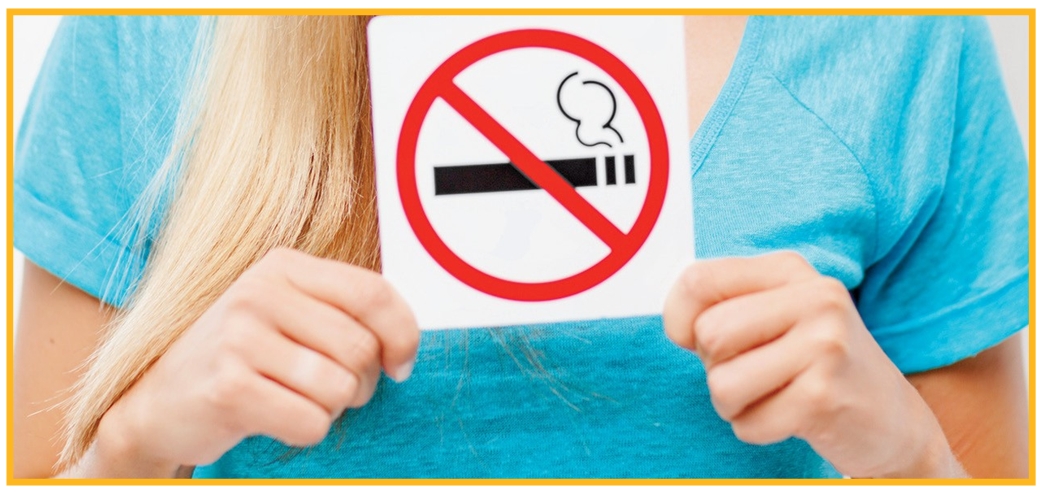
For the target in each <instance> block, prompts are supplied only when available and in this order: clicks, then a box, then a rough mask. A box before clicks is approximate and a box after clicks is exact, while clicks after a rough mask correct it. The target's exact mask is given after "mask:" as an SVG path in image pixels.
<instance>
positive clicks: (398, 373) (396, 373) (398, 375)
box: [390, 360, 414, 383]
mask: <svg viewBox="0 0 1045 493" xmlns="http://www.w3.org/2000/svg"><path fill="white" fill-rule="evenodd" d="M413 372H414V360H409V361H407V362H406V363H403V364H401V365H399V367H397V368H396V369H395V370H393V371H392V375H390V376H391V377H392V380H395V381H396V382H398V383H403V382H404V381H405V380H406V379H407V378H410V374H411V373H413Z"/></svg>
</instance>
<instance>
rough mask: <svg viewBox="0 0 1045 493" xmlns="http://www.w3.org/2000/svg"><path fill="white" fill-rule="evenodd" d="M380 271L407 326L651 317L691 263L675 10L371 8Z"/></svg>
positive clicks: (679, 40) (681, 76) (679, 23)
mask: <svg viewBox="0 0 1045 493" xmlns="http://www.w3.org/2000/svg"><path fill="white" fill-rule="evenodd" d="M369 49H370V53H369V58H370V77H371V91H372V99H373V116H374V143H375V158H376V162H377V189H378V211H379V214H378V215H379V218H380V235H381V252H382V269H383V272H384V274H385V276H386V277H387V278H388V279H389V280H390V281H391V282H392V283H393V284H394V285H395V286H396V288H397V289H398V290H399V291H400V292H401V293H402V294H403V295H404V297H405V298H406V299H407V301H408V302H409V303H410V305H411V306H412V307H413V309H414V311H415V313H416V314H417V317H418V320H419V322H420V324H421V326H422V328H425V329H441V328H465V327H478V326H504V325H516V324H525V323H538V322H555V321H567V320H583V319H593V318H610V317H622V316H633V315H647V314H656V313H659V311H660V309H661V307H662V306H663V301H664V296H665V295H666V293H667V290H668V288H669V287H670V284H671V283H672V282H673V281H674V279H675V277H676V276H677V275H678V273H679V272H680V270H681V268H682V266H684V265H685V263H686V262H688V261H689V260H691V259H692V258H693V233H692V232H693V229H692V228H693V226H692V205H691V197H690V165H689V159H688V152H687V150H688V148H687V134H686V97H685V87H684V80H685V78H684V68H685V66H684V63H685V60H684V57H683V38H682V21H681V19H680V18H677V17H636V18H629V17H601V18H600V17H547V18H545V17H379V18H377V19H375V20H374V21H372V22H371V24H370V27H369Z"/></svg>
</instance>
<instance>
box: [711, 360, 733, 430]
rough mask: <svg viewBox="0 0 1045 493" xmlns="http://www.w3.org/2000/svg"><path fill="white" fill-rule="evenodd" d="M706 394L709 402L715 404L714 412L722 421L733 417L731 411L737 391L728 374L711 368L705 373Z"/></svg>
mask: <svg viewBox="0 0 1045 493" xmlns="http://www.w3.org/2000/svg"><path fill="white" fill-rule="evenodd" d="M707 383H708V393H709V394H711V401H712V403H714V404H715V410H716V411H717V412H718V413H719V415H720V416H721V417H722V419H726V420H728V419H730V418H732V417H733V413H732V411H731V410H732V409H733V407H734V403H735V401H736V399H737V389H736V386H735V385H734V383H733V381H732V379H731V378H730V376H729V374H728V373H726V372H724V371H722V370H719V369H717V368H712V369H711V370H709V371H708V373H707Z"/></svg>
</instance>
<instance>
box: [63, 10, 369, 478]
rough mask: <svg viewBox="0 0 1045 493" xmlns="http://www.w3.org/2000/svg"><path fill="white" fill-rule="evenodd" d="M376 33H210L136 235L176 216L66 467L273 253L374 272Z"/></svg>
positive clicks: (70, 436)
mask: <svg viewBox="0 0 1045 493" xmlns="http://www.w3.org/2000/svg"><path fill="white" fill-rule="evenodd" d="M368 20H369V19H368V18H366V17H326V16H324V17H275V16H264V17H248V16H230V17H221V18H216V19H204V21H202V22H201V24H200V37H199V40H198V42H197V61H196V62H195V67H196V68H195V69H193V70H192V71H191V72H190V79H189V82H188V85H187V88H186V92H185V97H184V98H183V101H182V107H181V112H180V113H179V117H178V123H177V125H176V129H175V133H174V140H173V145H172V149H171V151H170V153H169V155H168V157H167V159H166V160H165V162H164V163H163V164H162V165H161V167H160V169H159V172H158V173H157V175H156V177H155V179H154V180H153V182H152V184H151V185H150V186H149V187H148V188H147V190H146V191H145V193H144V194H143V196H142V199H141V200H140V202H139V204H138V206H137V209H136V211H137V214H136V215H135V216H134V217H135V220H134V221H133V223H134V224H137V225H138V228H139V230H143V229H147V228H148V225H149V224H151V223H152V222H153V221H154V220H156V219H157V218H156V217H155V216H154V215H155V214H158V212H157V211H162V210H166V211H167V212H166V216H165V217H162V218H160V220H161V221H160V224H161V226H160V228H159V233H158V234H157V236H156V238H155V242H154V245H155V246H154V247H153V249H152V251H151V252H150V254H149V260H148V263H147V264H146V267H145V271H144V274H143V276H142V278H141V280H140V282H139V283H138V284H137V288H136V290H135V292H134V293H133V294H132V296H131V297H130V299H129V301H128V302H127V303H126V304H125V306H124V309H123V310H121V312H120V313H119V315H118V316H117V318H116V319H115V320H114V321H113V323H112V324H111V326H110V327H109V328H108V330H107V332H106V335H105V337H104V339H103V341H102V343H101V345H100V346H99V348H98V349H97V350H96V351H95V353H94V354H93V355H92V357H91V358H90V359H89V360H88V362H87V365H88V366H87V369H86V372H85V374H84V376H83V377H82V378H81V379H80V381H79V382H78V384H77V386H76V388H75V389H74V392H73V395H72V397H71V398H70V399H69V400H68V401H67V403H66V406H65V423H64V429H63V431H64V438H65V445H64V448H63V450H62V453H61V456H60V459H59V467H64V466H67V465H69V464H72V463H74V462H75V461H77V460H79V458H80V457H81V456H82V455H83V453H84V452H85V451H86V449H87V448H88V447H89V445H90V444H91V442H92V441H93V440H94V436H95V434H96V431H97V428H98V423H99V421H100V420H101V418H102V416H103V415H104V414H105V413H106V412H107V411H108V410H109V408H110V407H111V406H112V405H113V403H114V402H116V401H117V400H118V399H119V398H120V397H121V396H122V395H123V394H124V392H126V391H127V389H128V388H130V386H131V385H132V384H133V383H134V382H135V381H136V380H137V379H138V378H139V377H140V376H141V375H142V374H143V373H144V372H145V371H146V370H147V369H148V368H149V367H150V366H151V365H152V364H153V363H154V362H155V361H156V360H157V359H158V358H159V357H160V356H161V355H162V354H163V353H164V352H165V351H166V350H167V349H168V348H169V347H170V345H171V344H172V343H173V342H174V341H175V340H176V339H177V338H178V337H179V336H180V335H181V334H182V333H183V332H184V331H185V330H186V329H187V328H188V327H189V326H190V325H191V324H192V323H193V322H194V321H195V320H196V319H197V318H199V316H200V315H201V314H202V313H203V312H204V311H205V310H206V309H207V308H208V307H209V306H210V305H211V304H212V303H213V302H214V301H215V299H216V298H217V297H218V296H219V295H220V294H221V293H222V292H224V291H225V290H226V289H227V288H228V287H229V285H230V284H231V283H232V282H233V281H234V280H235V279H236V278H237V277H239V275H240V274H241V273H242V272H243V271H244V270H246V269H247V268H248V267H250V266H251V265H252V264H253V263H255V262H256V261H257V260H258V259H259V258H260V257H261V256H263V255H264V254H265V253H266V252H267V251H268V250H270V249H272V248H274V247H277V246H288V247H293V248H297V249H299V250H302V251H304V252H307V253H310V254H313V255H318V256H323V257H328V258H334V259H338V260H341V261H345V262H351V263H354V264H356V265H360V266H364V267H367V268H371V269H374V270H377V269H378V263H379V255H380V254H379V251H378V244H377V221H376V205H375V201H374V178H373V175H374V172H373V149H372V147H373V146H372V138H371V133H370V132H371V128H370V93H369V85H368V75H367V63H366V23H367V21H368ZM168 197H170V202H169V203H170V206H169V208H168V207H161V204H164V203H166V202H165V201H166V200H167V198H168ZM134 236H135V237H137V238H139V239H140V238H144V236H145V234H143V233H141V231H139V232H138V234H135V235H134ZM139 241H140V240H139ZM139 248H140V245H139Z"/></svg>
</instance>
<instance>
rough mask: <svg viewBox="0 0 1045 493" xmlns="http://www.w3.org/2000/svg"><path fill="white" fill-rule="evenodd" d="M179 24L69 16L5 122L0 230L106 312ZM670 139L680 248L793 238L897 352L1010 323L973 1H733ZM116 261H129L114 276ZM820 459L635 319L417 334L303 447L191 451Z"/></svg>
mask: <svg viewBox="0 0 1045 493" xmlns="http://www.w3.org/2000/svg"><path fill="white" fill-rule="evenodd" d="M196 25H197V20H196V19H195V18H191V17H169V18H163V17H123V18H109V17H82V18H69V19H66V20H65V21H64V22H63V23H62V26H61V28H60V29H59V32H58V35H57V36H56V38H55V41H54V44H53V46H52V47H51V50H50V52H49V54H48V57H47V60H46V62H45V64H44V67H43V70H42V72H41V75H40V78H39V80H38V82H37V85H36V88H35V90H34V92H33V95H32V98H31V101H30V104H29V107H28V110H27V112H26V114H25V117H24V120H23V124H22V128H21V129H20V131H19V138H18V141H17V145H18V150H17V153H16V170H15V206H14V207H15V245H16V247H17V248H18V249H19V250H21V251H23V252H24V253H25V254H26V255H27V257H28V258H29V259H31V260H32V261H34V262H36V263H37V264H39V265H40V266H42V267H44V268H46V269H47V270H49V271H51V272H53V273H55V274H56V275H58V276H59V277H62V278H64V279H66V280H68V281H69V282H70V283H72V284H73V285H75V286H78V287H80V288H82V289H84V290H85V291H87V292H88V293H91V294H93V295H95V296H98V297H100V298H102V299H104V300H105V301H107V302H109V303H112V304H114V305H117V306H119V305H121V304H122V303H123V302H124V300H125V299H126V297H127V295H128V294H129V293H130V292H131V291H132V290H133V287H134V282H135V280H136V279H137V277H138V276H139V275H140V265H141V262H142V261H143V259H142V258H135V257H133V256H132V255H131V254H130V252H129V251H128V250H127V247H126V244H127V240H126V239H125V238H123V236H121V235H120V234H119V231H120V230H121V229H122V228H123V227H125V222H126V218H125V216H126V212H127V211H128V208H129V207H130V205H131V203H132V202H133V201H134V199H135V198H136V197H137V196H138V194H139V193H140V192H141V190H142V187H143V186H144V184H145V183H146V181H147V180H148V178H149V177H150V176H151V175H152V173H153V172H154V170H155V169H156V167H157V166H158V164H159V162H160V160H161V159H162V158H163V156H164V154H165V152H166V151H167V149H168V147H169V145H170V134H171V130H172V126H173V122H174V116H175V113H176V110H177V107H178V104H179V100H180V96H181V91H182V89H183V87H184V77H185V70H186V66H187V61H188V59H189V54H190V51H191V49H192V43H193V39H194V32H195V29H196ZM651 56H656V54H655V53H651ZM690 146H691V147H690V149H691V157H692V169H693V175H692V183H693V211H694V224H695V232H696V235H695V239H694V241H695V243H696V251H697V255H698V257H702V258H703V257H716V256H725V255H752V254H758V253H763V252H768V251H772V250H778V249H791V250H797V251H799V252H800V253H802V254H803V255H805V256H806V258H807V259H808V260H809V261H810V262H811V263H812V264H813V265H814V266H816V267H817V268H818V269H819V270H820V271H821V272H822V273H824V274H827V275H831V276H834V277H837V278H838V279H840V280H841V281H843V282H844V283H845V284H846V285H847V286H848V287H850V288H851V289H853V292H854V297H855V299H856V303H857V306H858V308H859V309H860V312H861V314H862V315H863V318H864V321H865V322H866V325H867V327H868V329H869V330H870V331H871V333H872V334H873V335H874V337H875V338H876V339H877V341H878V342H879V343H880V344H881V346H882V347H883V349H884V350H885V352H886V353H887V354H888V355H889V356H890V357H891V358H892V359H893V361H894V362H895V363H896V365H897V366H898V367H899V368H900V369H901V370H903V371H905V372H916V371H922V370H926V369H930V368H936V367H941V366H946V365H948V364H951V363H953V362H955V361H958V360H960V359H963V358H966V357H969V356H972V355H974V354H976V353H978V352H979V351H982V350H984V349H986V348H988V347H990V346H992V345H994V344H996V343H998V342H999V341H1001V340H1003V339H1004V338H1005V337H1007V336H1009V335H1011V334H1013V333H1015V332H1016V331H1018V330H1019V329H1020V328H1022V327H1024V326H1025V325H1026V324H1027V320H1028V311H1029V307H1028V284H1027V272H1028V271H1027V265H1028V250H1029V249H1028V218H1027V194H1028V180H1027V179H1028V168H1027V160H1026V157H1025V154H1024V150H1023V147H1022V144H1021V142H1020V140H1019V137H1018V134H1017V130H1016V126H1015V122H1014V119H1013V115H1012V111H1011V109H1010V107H1009V103H1008V101H1007V99H1006V96H1005V93H1004V90H1003V86H1002V82H1001V79H1000V75H999V70H998V67H997V62H996V57H995V54H994V48H993V45H992V43H991V40H990V36H989V32H988V30H987V26H986V23H985V22H984V20H983V19H981V18H962V17H958V18H952V17H841V18H838V17H765V18H763V17H753V18H751V19H750V20H749V22H748V26H747V28H746V32H745V35H744V39H743V42H742V45H741V48H740V51H739V53H738V55H737V58H736V61H735V62H734V66H733V69H732V71H731V73H730V75H729V79H728V80H727V82H726V84H725V87H724V88H723V89H722V92H721V94H720V95H719V96H718V99H717V100H716V102H715V104H714V106H713V107H712V109H711V111H710V113H709V114H708V116H707V118H706V119H705V121H704V122H703V124H702V125H701V127H700V129H699V130H698V131H697V133H696V135H694V136H693V138H692V140H691V143H690ZM121 256H127V257H121ZM120 258H126V259H129V260H128V261H129V262H130V264H131V265H132V268H131V271H130V275H128V276H113V274H112V273H113V272H114V265H115V263H116V262H117V261H118V260H119V259H120ZM259 405H263V404H262V403H259ZM834 475H836V473H835V472H834V471H833V469H832V468H831V467H830V466H829V465H828V464H827V463H826V462H825V461H824V460H823V459H821V458H820V457H818V456H817V455H816V453H815V452H813V451H812V450H811V449H810V448H809V446H808V445H806V444H805V443H804V442H802V441H800V440H788V441H785V442H783V443H779V444H775V445H771V446H752V445H747V444H744V443H742V442H740V441H738V440H737V439H736V438H735V437H734V436H733V434H732V433H731V429H730V427H729V425H728V423H725V422H723V421H722V420H721V419H719V418H718V417H717V416H716V415H715V413H714V411H713V409H712V407H711V405H710V401H709V398H708V391H707V386H706V383H705V377H704V371H703V368H702V367H701V365H700V363H699V361H698V360H697V359H696V358H695V357H694V356H692V355H691V354H689V353H688V352H686V351H683V350H680V349H678V348H676V347H675V346H673V345H672V344H671V343H670V342H669V341H668V340H667V339H666V338H665V337H664V335H663V328H662V325H661V320H660V318H659V317H655V316H651V317H639V318H631V319H623V320H598V321H591V322H581V323H560V324H550V325H542V326H534V327H512V328H507V329H498V330H489V329H483V328H475V329H462V330H451V331H442V332H431V333H425V334H423V337H422V340H421V348H420V352H419V355H418V362H417V367H416V369H415V372H414V376H413V377H412V378H411V379H410V380H409V381H407V382H406V383H403V384H395V383H393V382H391V381H390V380H387V379H386V380H383V381H382V382H381V385H380V387H379V390H378V393H377V395H376V396H375V397H374V399H373V400H372V401H371V402H370V403H369V404H368V405H367V406H366V407H364V408H362V409H360V410H357V411H349V412H348V413H346V414H345V416H344V417H343V418H342V419H341V420H340V421H339V422H338V423H336V424H335V427H334V429H333V430H332V432H331V433H330V434H329V436H328V437H327V439H326V440H325V441H324V442H323V443H321V444H320V445H318V446H316V447H313V448H310V449H307V450H292V449H289V448H287V447H285V446H283V445H281V444H279V443H278V442H276V441H274V440H271V439H268V438H265V437H253V438H250V439H248V440H245V441H244V442H243V443H241V444H240V445H238V446H236V447H235V448H233V449H232V450H231V451H229V452H228V453H227V454H226V455H225V456H224V457H222V458H221V459H220V460H218V461H217V462H216V463H214V464H212V465H208V466H204V467H198V468H197V469H196V476H197V477H268V476H276V477H780V476H783V477H823V476H834Z"/></svg>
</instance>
